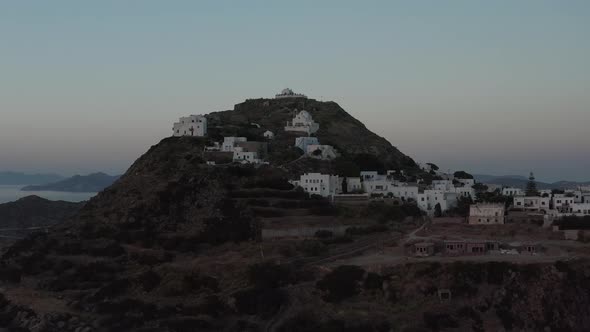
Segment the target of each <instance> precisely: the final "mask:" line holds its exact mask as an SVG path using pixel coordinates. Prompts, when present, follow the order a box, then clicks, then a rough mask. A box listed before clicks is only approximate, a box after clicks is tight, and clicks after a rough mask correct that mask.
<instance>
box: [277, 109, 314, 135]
mask: <svg viewBox="0 0 590 332" xmlns="http://www.w3.org/2000/svg"><path fill="white" fill-rule="evenodd" d="M295 112H297V110H295ZM319 129H320V125H319V124H318V123H316V122H315V121H313V118H312V116H311V114H309V112H307V111H301V112H299V113H298V114H297V115H295V117H293V121H287V126H286V127H285V131H296V132H303V133H307V134H308V135H311V134H313V133H315V132H317V131H318V130H319Z"/></svg>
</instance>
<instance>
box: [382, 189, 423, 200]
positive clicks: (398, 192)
mask: <svg viewBox="0 0 590 332" xmlns="http://www.w3.org/2000/svg"><path fill="white" fill-rule="evenodd" d="M389 192H390V193H392V194H393V197H397V198H400V199H402V200H403V201H408V200H413V201H416V200H417V199H418V187H416V186H393V187H390V188H389Z"/></svg>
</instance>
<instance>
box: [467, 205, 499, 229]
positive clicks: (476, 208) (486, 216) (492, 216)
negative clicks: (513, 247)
mask: <svg viewBox="0 0 590 332" xmlns="http://www.w3.org/2000/svg"><path fill="white" fill-rule="evenodd" d="M504 211H505V207H504V204H472V205H471V206H470V207H469V224H470V225H498V224H504Z"/></svg>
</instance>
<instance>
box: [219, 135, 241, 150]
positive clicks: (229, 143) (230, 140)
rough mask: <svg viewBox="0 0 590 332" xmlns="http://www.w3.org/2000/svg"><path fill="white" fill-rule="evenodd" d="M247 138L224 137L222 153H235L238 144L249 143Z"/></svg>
mask: <svg viewBox="0 0 590 332" xmlns="http://www.w3.org/2000/svg"><path fill="white" fill-rule="evenodd" d="M247 141H248V139H247V138H246V137H224V138H223V144H222V145H221V151H224V152H233V151H234V148H235V146H236V144H237V143H238V142H247Z"/></svg>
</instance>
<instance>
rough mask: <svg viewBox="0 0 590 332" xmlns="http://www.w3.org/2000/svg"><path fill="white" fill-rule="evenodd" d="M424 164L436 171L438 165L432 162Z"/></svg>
mask: <svg viewBox="0 0 590 332" xmlns="http://www.w3.org/2000/svg"><path fill="white" fill-rule="evenodd" d="M426 165H428V166H430V169H431V170H433V171H438V170H439V168H438V166H436V165H435V164H433V163H426Z"/></svg>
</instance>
